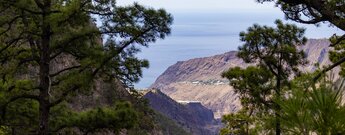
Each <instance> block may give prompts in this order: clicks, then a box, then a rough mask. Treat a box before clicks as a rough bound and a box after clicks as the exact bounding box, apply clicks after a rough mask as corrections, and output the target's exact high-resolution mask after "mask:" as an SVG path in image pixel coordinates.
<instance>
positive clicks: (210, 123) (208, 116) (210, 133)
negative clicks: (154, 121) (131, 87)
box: [143, 90, 220, 135]
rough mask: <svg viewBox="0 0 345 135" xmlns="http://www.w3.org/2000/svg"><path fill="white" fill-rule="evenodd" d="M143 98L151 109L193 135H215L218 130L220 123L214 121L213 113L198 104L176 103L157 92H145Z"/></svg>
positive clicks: (190, 102) (195, 102) (192, 102)
mask: <svg viewBox="0 0 345 135" xmlns="http://www.w3.org/2000/svg"><path fill="white" fill-rule="evenodd" d="M143 97H144V98H146V99H148V101H149V104H150V106H151V108H153V109H154V110H155V111H157V112H159V113H161V114H163V115H164V116H166V117H168V118H170V119H172V120H174V121H175V122H176V123H177V124H178V125H180V126H181V127H182V128H183V129H184V130H185V131H187V132H189V133H191V134H193V135H215V134H217V131H218V130H219V128H220V122H219V121H216V120H215V119H214V116H213V112H212V111H211V110H210V109H207V108H206V107H204V106H203V105H201V103H200V102H197V101H179V102H176V101H175V100H173V99H171V98H170V97H168V96H167V95H165V94H164V93H162V92H161V91H159V90H149V91H145V92H144V96H143ZM175 134H177V133H175Z"/></svg>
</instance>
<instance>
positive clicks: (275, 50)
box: [222, 20, 307, 134]
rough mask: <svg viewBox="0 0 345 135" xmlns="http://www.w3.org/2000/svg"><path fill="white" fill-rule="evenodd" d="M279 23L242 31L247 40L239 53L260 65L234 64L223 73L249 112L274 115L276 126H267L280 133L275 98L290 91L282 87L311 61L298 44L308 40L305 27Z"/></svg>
mask: <svg viewBox="0 0 345 135" xmlns="http://www.w3.org/2000/svg"><path fill="white" fill-rule="evenodd" d="M276 25H277V27H276V28H271V27H267V26H259V25H254V26H252V27H250V28H248V30H247V32H241V33H240V38H241V41H243V42H245V43H244V45H243V46H241V47H239V52H238V54H237V55H238V57H240V58H242V59H243V60H244V61H245V62H246V63H256V65H257V67H254V66H249V67H247V68H246V69H241V68H239V67H235V68H231V69H229V70H228V71H227V72H224V73H223V74H222V76H223V77H226V78H227V79H229V81H230V85H232V86H233V87H234V88H235V92H236V93H238V94H239V96H240V99H241V103H242V105H243V106H244V108H245V110H247V114H246V115H248V116H251V115H252V114H253V115H255V117H257V118H258V120H261V121H264V120H265V119H266V117H273V115H274V116H275V119H276V120H275V121H276V122H275V123H274V126H273V125H267V126H266V130H271V129H272V128H273V127H275V131H276V134H280V132H281V129H280V118H279V115H280V106H279V105H278V104H277V103H276V102H275V100H277V99H278V100H279V99H280V98H281V96H282V95H284V94H285V93H286V91H283V89H282V88H284V87H288V86H289V77H290V76H291V75H296V76H298V75H299V74H300V72H299V70H298V66H299V65H303V64H305V63H306V62H307V61H306V60H305V54H304V52H303V51H299V50H297V46H298V45H303V44H304V43H305V42H306V38H305V37H304V36H303V34H304V29H301V28H298V27H297V26H295V25H291V24H283V23H282V22H281V21H280V20H277V21H276ZM234 117H235V116H234ZM236 117H237V116H236Z"/></svg>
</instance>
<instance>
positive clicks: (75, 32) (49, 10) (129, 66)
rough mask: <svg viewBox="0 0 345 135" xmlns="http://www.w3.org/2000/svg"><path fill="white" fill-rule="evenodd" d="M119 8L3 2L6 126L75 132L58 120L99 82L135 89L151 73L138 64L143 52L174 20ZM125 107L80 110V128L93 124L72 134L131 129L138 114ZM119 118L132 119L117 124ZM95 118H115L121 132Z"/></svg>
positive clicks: (0, 73)
mask: <svg viewBox="0 0 345 135" xmlns="http://www.w3.org/2000/svg"><path fill="white" fill-rule="evenodd" d="M115 3H116V1H115V0H95V1H90V0H6V1H0V65H1V68H0V115H1V118H0V122H1V123H0V126H1V127H5V128H6V129H11V128H12V127H15V128H16V130H17V131H18V132H19V131H20V132H22V133H31V132H32V133H35V134H48V133H49V132H53V131H54V132H58V130H60V128H61V127H64V128H69V126H67V127H66V125H63V123H64V122H61V121H60V120H62V121H63V117H65V116H68V115H69V113H71V114H73V113H77V112H74V111H71V108H70V107H69V106H68V105H64V104H66V103H67V104H69V103H70V102H71V101H73V100H74V99H75V97H78V96H81V95H90V94H92V93H93V92H94V90H95V88H94V87H96V85H95V84H96V83H97V82H98V83H99V82H112V83H115V82H120V83H121V84H123V85H125V86H129V87H130V86H131V85H132V83H133V82H137V81H138V80H139V78H140V77H141V76H142V68H145V67H148V61H147V60H141V59H138V58H137V57H135V54H136V53H138V52H140V49H139V48H140V47H139V46H145V47H147V46H148V45H149V43H152V42H155V41H156V40H157V39H163V38H165V37H166V36H167V35H168V34H170V25H171V24H172V17H171V15H170V14H168V13H166V12H165V11H164V10H162V9H159V10H154V9H151V8H146V7H143V6H140V5H138V4H136V3H135V4H133V5H131V6H127V7H119V6H116V4H115ZM96 18H98V20H99V25H98V26H97V27H96V25H95V24H96ZM113 89H115V88H113ZM125 106H126V107H120V106H115V107H114V108H112V107H110V108H99V109H96V110H89V111H87V112H83V111H82V112H80V113H81V114H80V115H81V116H80V117H81V120H80V122H87V121H90V122H89V123H88V125H81V124H76V125H75V126H74V127H73V128H74V129H76V128H80V130H83V131H88V130H93V129H95V128H97V127H98V126H99V127H100V128H103V127H104V128H110V130H112V131H114V132H117V131H118V130H119V128H128V127H132V126H133V124H134V123H135V121H137V120H136V117H134V116H136V115H137V114H136V113H134V112H135V111H133V108H132V107H131V106H130V105H125ZM124 108H126V109H124ZM131 108H132V109H131ZM127 113H128V114H127ZM124 114H126V115H124ZM98 115H101V116H98ZM127 115H128V116H127ZM119 116H126V117H125V119H117V118H118V117H119ZM132 116H133V117H132ZM96 117H101V118H102V117H110V118H111V119H110V120H111V121H112V122H117V121H121V123H122V124H123V125H119V123H109V121H102V122H105V123H104V124H106V125H99V123H98V124H97V123H92V120H95V118H96ZM124 121H128V123H126V122H124ZM18 124H19V125H18ZM94 124H95V125H94ZM88 126H90V127H88ZM7 127H8V128H7ZM87 128H92V129H87ZM61 130H68V129H63V128H61Z"/></svg>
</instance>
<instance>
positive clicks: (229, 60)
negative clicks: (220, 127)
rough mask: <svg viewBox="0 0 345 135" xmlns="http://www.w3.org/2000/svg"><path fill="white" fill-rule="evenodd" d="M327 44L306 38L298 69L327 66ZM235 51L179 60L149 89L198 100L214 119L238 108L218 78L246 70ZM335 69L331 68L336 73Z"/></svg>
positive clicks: (222, 81)
mask: <svg viewBox="0 0 345 135" xmlns="http://www.w3.org/2000/svg"><path fill="white" fill-rule="evenodd" d="M329 44H330V42H329V41H328V40H326V39H310V40H309V41H308V42H307V43H306V44H305V45H304V46H301V47H299V49H302V50H304V51H305V53H306V54H307V59H308V61H309V63H308V64H307V65H305V66H303V67H300V69H301V71H303V72H310V71H314V70H316V69H317V67H316V66H315V64H316V63H319V65H320V67H322V66H325V65H328V64H330V63H331V62H330V61H329V58H328V51H329V49H330V48H329ZM236 54H237V52H236V51H231V52H227V53H224V54H221V55H215V56H211V57H205V58H196V59H191V60H187V61H180V62H177V63H176V64H174V65H172V66H170V67H169V68H168V69H167V70H166V71H165V72H164V73H163V74H162V75H161V76H159V77H158V78H157V80H156V81H155V83H154V84H152V86H151V88H157V89H160V90H161V91H162V92H163V93H165V94H167V95H168V96H170V97H171V98H173V99H175V100H195V101H200V102H201V103H202V104H203V105H204V106H206V107H207V108H209V109H211V110H212V111H213V112H214V114H215V117H216V118H220V117H221V116H222V115H223V114H227V113H230V112H234V111H237V110H239V109H240V108H241V105H240V101H239V99H238V97H237V95H236V94H235V93H234V90H233V88H232V87H231V86H229V85H228V81H227V80H226V79H224V78H221V73H222V72H224V71H226V70H227V69H229V68H231V67H235V66H239V67H247V66H248V64H247V63H244V62H243V61H242V60H241V59H239V58H238V57H236ZM338 71H339V69H335V71H334V73H337V72H338Z"/></svg>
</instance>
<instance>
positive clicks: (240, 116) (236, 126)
mask: <svg viewBox="0 0 345 135" xmlns="http://www.w3.org/2000/svg"><path fill="white" fill-rule="evenodd" d="M222 122H223V123H224V124H225V125H226V128H223V129H221V131H220V134H221V135H229V134H235V135H249V133H252V131H251V132H250V131H249V126H250V125H252V122H253V120H252V118H250V116H249V115H248V114H247V111H246V110H245V109H242V110H241V111H239V112H237V113H231V114H228V115H224V116H223V117H222Z"/></svg>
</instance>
